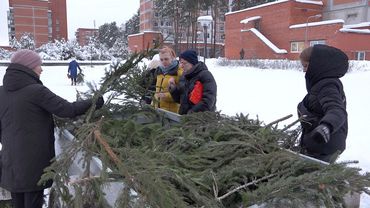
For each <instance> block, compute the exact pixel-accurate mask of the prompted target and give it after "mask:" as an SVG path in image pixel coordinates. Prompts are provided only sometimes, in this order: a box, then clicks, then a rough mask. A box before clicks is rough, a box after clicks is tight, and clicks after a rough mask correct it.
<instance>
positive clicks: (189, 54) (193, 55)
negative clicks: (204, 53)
mask: <svg viewBox="0 0 370 208" xmlns="http://www.w3.org/2000/svg"><path fill="white" fill-rule="evenodd" d="M180 59H184V60H186V61H187V62H189V63H191V64H192V65H196V64H197V63H198V54H197V52H196V51H194V50H186V51H184V52H182V53H181V54H180Z"/></svg>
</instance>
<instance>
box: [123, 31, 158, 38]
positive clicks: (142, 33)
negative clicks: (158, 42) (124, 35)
mask: <svg viewBox="0 0 370 208" xmlns="http://www.w3.org/2000/svg"><path fill="white" fill-rule="evenodd" d="M144 33H162V32H159V31H144V32H140V33H135V34H131V35H128V37H133V36H137V35H144Z"/></svg>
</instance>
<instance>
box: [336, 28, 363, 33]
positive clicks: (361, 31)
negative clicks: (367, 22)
mask: <svg viewBox="0 0 370 208" xmlns="http://www.w3.org/2000/svg"><path fill="white" fill-rule="evenodd" d="M339 31H341V32H349V33H362V34H370V30H369V29H350V28H342V29H339Z"/></svg>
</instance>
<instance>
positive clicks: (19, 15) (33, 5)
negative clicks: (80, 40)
mask: <svg viewBox="0 0 370 208" xmlns="http://www.w3.org/2000/svg"><path fill="white" fill-rule="evenodd" d="M9 6H10V7H13V9H14V10H13V11H14V24H15V25H14V26H15V36H16V38H17V39H19V38H20V37H21V36H22V35H23V34H24V33H31V34H33V36H34V39H35V43H36V47H39V46H41V45H42V44H45V43H48V42H49V30H48V10H51V12H52V21H53V29H52V40H54V39H61V38H65V39H67V37H68V36H67V11H66V0H52V1H35V0H9ZM57 19H58V21H59V30H57V29H56V20H57Z"/></svg>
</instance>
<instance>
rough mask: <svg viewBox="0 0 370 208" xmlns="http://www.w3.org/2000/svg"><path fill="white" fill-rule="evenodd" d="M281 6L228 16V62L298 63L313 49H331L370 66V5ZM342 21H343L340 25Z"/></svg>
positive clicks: (292, 1)
mask: <svg viewBox="0 0 370 208" xmlns="http://www.w3.org/2000/svg"><path fill="white" fill-rule="evenodd" d="M333 2H334V1H332V0H326V1H324V2H322V1H314V0H279V1H276V2H271V3H267V4H263V5H259V6H255V7H251V8H247V9H243V10H240V11H235V12H230V13H227V14H226V22H225V30H226V33H225V36H226V38H225V56H226V58H229V59H239V58H240V57H241V53H240V52H241V51H242V49H243V53H244V58H263V59H275V58H276V59H284V58H288V59H298V56H299V53H300V52H301V51H302V50H303V49H304V48H305V47H307V46H309V45H314V44H318V43H320V44H327V45H332V46H334V47H338V48H340V49H342V50H343V51H344V52H345V53H346V54H347V55H348V57H349V58H350V59H355V60H370V18H369V4H370V1H367V0H366V1H364V0H336V1H335V2H336V3H335V4H334V3H333ZM337 18H339V19H337Z"/></svg>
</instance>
